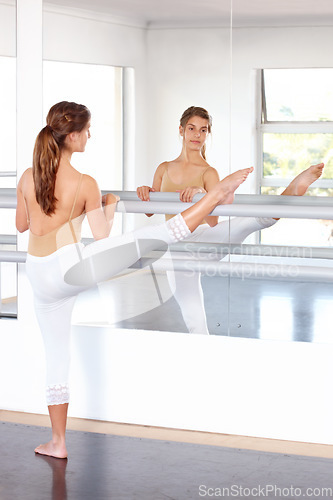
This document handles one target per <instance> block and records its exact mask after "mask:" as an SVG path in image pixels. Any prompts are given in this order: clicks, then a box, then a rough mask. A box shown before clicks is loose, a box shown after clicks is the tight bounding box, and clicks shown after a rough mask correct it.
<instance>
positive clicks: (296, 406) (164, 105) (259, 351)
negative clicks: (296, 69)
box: [0, 12, 333, 444]
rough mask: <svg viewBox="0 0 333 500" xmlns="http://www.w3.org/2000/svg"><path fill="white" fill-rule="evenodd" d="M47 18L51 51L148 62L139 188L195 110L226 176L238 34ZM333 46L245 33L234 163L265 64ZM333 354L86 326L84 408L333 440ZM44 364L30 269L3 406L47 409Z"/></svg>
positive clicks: (141, 67) (76, 387) (81, 332)
mask: <svg viewBox="0 0 333 500" xmlns="http://www.w3.org/2000/svg"><path fill="white" fill-rule="evenodd" d="M1 22H2V19H1V17H0V23H1ZM44 23H45V24H44V47H43V52H44V57H45V58H47V59H52V58H55V59H57V60H65V61H77V62H91V63H103V64H105V63H106V64H119V65H125V66H126V65H129V66H133V67H135V69H136V86H137V87H136V99H137V102H136V113H137V121H136V124H137V127H136V128H137V143H136V147H137V162H138V163H137V176H136V177H137V178H136V179H135V180H134V181H135V183H134V185H136V182H140V183H143V182H149V180H150V178H151V175H152V173H153V171H154V168H155V166H156V165H157V164H158V163H159V162H161V161H163V160H165V159H168V158H172V157H173V156H174V155H175V154H177V152H178V151H179V148H180V144H179V142H178V120H179V116H180V114H181V113H182V111H183V110H184V109H185V108H186V107H187V106H189V105H192V104H195V105H201V106H205V107H207V108H208V109H209V111H210V112H211V113H212V115H213V118H214V134H213V148H212V150H211V152H210V153H209V158H211V159H212V161H211V163H212V164H213V165H215V166H217V167H218V169H219V171H220V174H221V175H222V174H223V173H225V172H226V171H227V170H228V168H229V164H228V161H229V159H228V158H229V155H228V144H229V138H228V137H229V135H228V134H229V129H228V123H229V122H228V120H229V118H228V108H229V71H230V66H229V62H230V61H229V45H228V44H229V33H228V30H225V29H221V30H219V29H209V30H208V29H200V30H198V29H195V30H194V29H193V30H191V29H187V30H184V31H182V30H150V31H149V32H148V33H146V32H145V30H143V29H141V28H136V27H125V26H117V25H114V24H112V23H110V22H101V21H96V20H87V19H84V18H82V17H75V16H64V15H61V14H59V13H51V12H46V13H45V14H44ZM0 32H1V29H0ZM281 40H284V41H283V45H284V47H285V49H288V50H285V51H284V53H283V55H279V54H278V53H277V51H276V48H277V43H278V42H279V44H280V42H281ZM330 41H331V35H330V33H329V31H328V30H327V29H326V28H320V29H319V28H318V29H316V30H315V31H312V32H311V37H309V36H308V35H307V32H306V31H302V30H300V29H298V28H297V29H295V30H292V29H288V30H278V29H275V30H254V29H253V30H237V31H236V32H235V34H234V63H233V65H234V71H233V101H232V102H233V116H232V118H233V134H234V136H233V137H232V145H233V148H232V167H236V166H237V167H239V166H245V165H248V162H249V159H251V158H252V155H253V151H252V150H253V148H252V145H251V140H250V138H251V134H253V121H252V118H253V110H252V106H251V98H249V92H250V90H249V89H250V87H249V85H248V83H249V81H251V72H252V69H253V68H256V67H261V66H268V65H270V66H271V67H275V66H283V67H285V66H287V65H290V66H293V65H296V64H297V65H302V58H303V56H300V55H299V54H298V53H296V50H295V51H294V50H293V49H292V48H291V47H290V46H291V45H292V44H295V43H297V44H298V45H299V47H302V50H304V53H305V52H307V53H308V54H309V53H310V54H311V64H313V65H321V66H324V65H327V66H328V65H330V63H331V61H330V55H329V50H323V47H330V44H329V42H330ZM281 43H282V42H281ZM316 55H317V56H318V57H315V56H316ZM303 61H304V64H305V60H304V59H303ZM307 65H308V64H307ZM18 113H22V110H19V111H18ZM236 131H237V132H236ZM236 134H237V136H236ZM239 137H241V142H240V141H239ZM244 164H245V165H244ZM332 351H333V347H332V345H324V344H316V345H312V344H305V343H287V342H282V341H281V342H270V341H262V340H249V339H236V338H228V337H218V336H211V337H206V336H190V335H185V334H172V333H161V332H139V331H120V330H111V329H106V328H98V327H89V326H85V327H83V326H75V327H74V328H73V359H72V392H73V397H72V404H71V406H70V414H71V415H73V416H78V417H88V418H96V419H102V420H111V421H119V422H129V423H141V424H147V425H156V426H167V427H175V428H185V429H197V430H205V431H212V432H221V433H232V434H241V435H252V436H262V437H270V438H280V439H292V440H300V441H309V442H319V443H329V444H333V431H332V424H331V423H332V417H333V408H332V403H331V398H330V397H329V395H330V390H331V380H332V366H333V365H332V362H331V360H332V354H333V352H332ZM44 371H45V367H44V361H43V348H42V343H41V339H40V334H39V331H38V327H37V324H36V320H35V318H34V316H33V313H32V298H31V291H30V288H29V285H28V283H27V282H26V277H25V275H24V272H22V273H21V275H20V283H19V319H18V321H1V331H0V379H1V386H0V406H1V408H4V409H12V410H22V411H27V412H41V413H44V412H46V406H45V403H44V393H43V386H44Z"/></svg>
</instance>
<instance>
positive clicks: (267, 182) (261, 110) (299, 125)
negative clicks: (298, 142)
mask: <svg viewBox="0 0 333 500" xmlns="http://www.w3.org/2000/svg"><path fill="white" fill-rule="evenodd" d="M266 69H272V68H266ZM281 69H286V70H287V69H291V68H281ZM304 69H313V70H315V69H316V68H304ZM318 69H319V68H318ZM264 71H265V68H262V69H260V70H259V71H258V87H257V88H258V99H257V102H258V110H257V111H258V112H257V164H258V166H259V171H260V175H259V176H258V179H257V180H258V184H257V186H256V188H257V193H258V194H260V193H261V188H262V187H287V186H288V184H289V183H290V182H291V181H292V177H290V178H277V177H274V179H273V178H268V177H265V176H264V154H263V153H264V151H263V144H264V134H265V133H275V134H283V133H285V134H286V133H288V134H325V133H326V134H328V133H330V134H333V121H290V120H288V121H269V120H268V119H267V105H266V93H265V75H264ZM316 187H317V188H322V189H327V188H333V179H318V180H317V181H316Z"/></svg>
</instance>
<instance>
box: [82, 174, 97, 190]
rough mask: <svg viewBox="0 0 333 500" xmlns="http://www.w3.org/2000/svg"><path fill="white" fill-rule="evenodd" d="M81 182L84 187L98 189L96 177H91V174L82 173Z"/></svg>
mask: <svg viewBox="0 0 333 500" xmlns="http://www.w3.org/2000/svg"><path fill="white" fill-rule="evenodd" d="M82 184H83V188H84V189H98V190H99V187H98V184H97V181H96V179H94V177H91V175H87V174H83V176H82Z"/></svg>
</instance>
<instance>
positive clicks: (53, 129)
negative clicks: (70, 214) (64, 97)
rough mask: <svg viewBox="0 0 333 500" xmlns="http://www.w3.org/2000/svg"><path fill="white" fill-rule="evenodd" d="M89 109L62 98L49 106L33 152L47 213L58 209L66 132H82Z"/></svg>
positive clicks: (39, 192) (38, 192)
mask: <svg viewBox="0 0 333 500" xmlns="http://www.w3.org/2000/svg"><path fill="white" fill-rule="evenodd" d="M90 116H91V115H90V111H89V109H88V108H86V106H83V105H82V104H76V103H75V102H67V101H62V102H59V103H57V104H55V105H54V106H52V108H51V109H50V111H49V112H48V115H47V117H46V123H47V125H46V126H45V127H44V128H43V129H42V130H41V131H40V132H39V134H38V136H37V139H36V142H35V147H34V153H33V165H32V174H33V179H34V185H35V195H36V200H37V203H38V205H39V206H40V208H41V210H42V211H43V212H44V213H45V214H46V215H52V214H53V213H54V212H55V209H56V203H57V201H58V200H57V199H56V197H55V196H54V190H55V183H56V177H57V172H58V168H59V163H60V157H61V151H62V149H63V147H64V142H65V139H66V136H67V135H68V134H70V133H72V132H81V131H82V130H83V129H84V127H85V126H86V125H87V123H88V122H89V120H90Z"/></svg>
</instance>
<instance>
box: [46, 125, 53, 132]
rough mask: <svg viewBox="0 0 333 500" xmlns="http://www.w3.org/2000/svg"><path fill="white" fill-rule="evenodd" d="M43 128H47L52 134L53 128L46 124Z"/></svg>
mask: <svg viewBox="0 0 333 500" xmlns="http://www.w3.org/2000/svg"><path fill="white" fill-rule="evenodd" d="M45 128H48V129H49V130H50V131H51V132H53V128H52V127H51V125H49V124H47V125H46V127H45Z"/></svg>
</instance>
